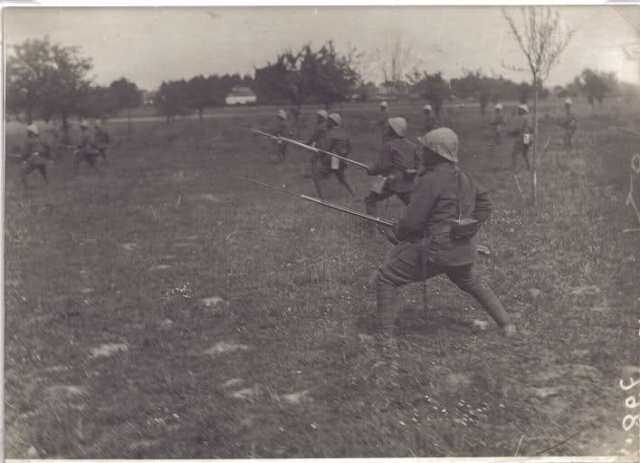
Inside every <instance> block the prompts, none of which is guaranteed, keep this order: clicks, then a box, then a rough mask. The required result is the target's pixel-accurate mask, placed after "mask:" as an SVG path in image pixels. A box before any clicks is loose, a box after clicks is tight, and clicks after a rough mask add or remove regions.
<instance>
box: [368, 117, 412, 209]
mask: <svg viewBox="0 0 640 463" xmlns="http://www.w3.org/2000/svg"><path fill="white" fill-rule="evenodd" d="M406 133H407V121H406V120H405V119H404V118H402V117H392V118H391V119H389V121H388V122H387V127H386V133H385V139H386V142H385V143H384V145H383V146H382V151H381V153H380V157H379V159H378V161H377V162H376V164H375V165H373V166H371V167H369V168H368V169H367V173H368V174H369V175H379V176H380V178H379V180H378V182H376V183H375V184H374V186H373V188H372V189H371V192H370V193H369V195H368V196H367V197H366V198H365V199H364V202H365V207H366V212H367V214H370V215H377V204H378V203H379V202H380V201H384V200H385V199H387V198H390V197H391V196H393V195H396V196H397V197H398V198H400V200H401V201H402V202H403V203H404V204H405V205H407V204H409V200H410V199H411V190H412V189H413V181H414V178H415V174H416V173H417V168H418V163H419V160H418V158H417V156H416V145H415V144H414V143H412V142H411V141H410V140H408V139H407V138H405V135H406Z"/></svg>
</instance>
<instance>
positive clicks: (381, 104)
mask: <svg viewBox="0 0 640 463" xmlns="http://www.w3.org/2000/svg"><path fill="white" fill-rule="evenodd" d="M380 107H381V108H388V107H389V103H387V102H386V101H383V102H382V103H380Z"/></svg>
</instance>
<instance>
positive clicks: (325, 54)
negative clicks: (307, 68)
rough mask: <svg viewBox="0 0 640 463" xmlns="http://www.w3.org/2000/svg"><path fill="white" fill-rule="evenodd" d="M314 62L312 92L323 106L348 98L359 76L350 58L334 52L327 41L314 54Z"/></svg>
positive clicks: (330, 43) (331, 45) (331, 43)
mask: <svg viewBox="0 0 640 463" xmlns="http://www.w3.org/2000/svg"><path fill="white" fill-rule="evenodd" d="M315 58H316V63H315V66H314V69H313V72H314V74H313V75H312V76H311V79H310V80H311V82H312V84H311V86H312V87H313V92H314V93H315V95H316V96H317V97H318V99H319V100H320V102H322V103H323V104H324V105H325V107H327V108H328V107H329V105H330V104H332V103H341V102H344V101H346V100H348V99H349V97H350V95H351V92H352V91H353V89H354V88H355V86H356V85H357V84H358V82H359V80H360V79H359V76H358V73H357V72H356V70H355V69H354V68H353V67H352V63H351V60H350V59H349V58H348V57H346V56H340V55H338V54H337V53H336V51H335V49H334V47H333V42H331V41H329V42H328V43H327V44H326V45H324V46H323V47H322V48H321V49H320V51H318V53H317V54H316V56H315Z"/></svg>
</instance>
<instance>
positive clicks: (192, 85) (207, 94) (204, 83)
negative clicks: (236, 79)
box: [187, 75, 217, 122]
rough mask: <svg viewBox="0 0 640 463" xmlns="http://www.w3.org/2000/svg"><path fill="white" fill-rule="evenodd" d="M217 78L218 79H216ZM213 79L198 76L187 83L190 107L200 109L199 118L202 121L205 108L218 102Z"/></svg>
mask: <svg viewBox="0 0 640 463" xmlns="http://www.w3.org/2000/svg"><path fill="white" fill-rule="evenodd" d="M216 80H217V79H216ZM215 83H216V82H214V80H213V79H205V77H204V76H202V75H200V76H196V77H194V78H192V79H191V80H189V82H188V83H187V94H188V95H187V98H188V104H189V107H190V108H193V109H195V110H196V111H198V118H199V119H200V122H202V111H203V110H204V108H207V107H210V106H213V105H215V104H216V103H217V101H216V95H215V88H214V85H213V84H215Z"/></svg>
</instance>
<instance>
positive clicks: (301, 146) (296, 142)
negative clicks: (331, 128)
mask: <svg viewBox="0 0 640 463" xmlns="http://www.w3.org/2000/svg"><path fill="white" fill-rule="evenodd" d="M251 131H252V132H255V133H257V134H258V135H262V136H264V137H269V138H273V139H274V140H282V141H284V142H286V143H290V144H292V145H295V146H299V147H300V148H303V149H306V150H309V151H313V152H315V153H322V154H328V155H329V156H333V157H334V158H337V159H340V160H341V161H344V162H346V163H349V164H353V165H354V166H358V167H362V168H363V169H368V168H369V166H368V165H366V164H364V163H362V162H358V161H355V160H353V159H349V158H346V157H344V156H340V155H339V154H335V153H332V152H330V151H325V150H323V149H320V148H316V147H315V146H309V145H307V144H305V143H302V142H301V141H298V140H294V139H292V138H287V137H281V136H278V135H273V134H270V133H267V132H263V131H262V130H258V129H251Z"/></svg>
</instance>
